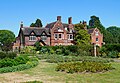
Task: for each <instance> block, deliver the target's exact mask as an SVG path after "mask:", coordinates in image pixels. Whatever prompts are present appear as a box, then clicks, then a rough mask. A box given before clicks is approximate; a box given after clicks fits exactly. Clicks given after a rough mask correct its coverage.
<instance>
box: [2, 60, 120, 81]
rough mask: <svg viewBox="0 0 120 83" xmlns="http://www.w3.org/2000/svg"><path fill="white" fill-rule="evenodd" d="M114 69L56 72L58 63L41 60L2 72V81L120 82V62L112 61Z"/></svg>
mask: <svg viewBox="0 0 120 83" xmlns="http://www.w3.org/2000/svg"><path fill="white" fill-rule="evenodd" d="M111 64H112V66H113V67H114V68H115V69H114V70H111V71H108V72H105V73H74V74H68V73H65V72H56V71H55V67H56V66H57V64H56V63H48V62H45V61H44V60H41V61H39V65H38V66H36V67H34V68H31V69H27V70H24V71H19V72H13V73H4V74H0V83H20V82H26V81H35V80H37V81H41V82H43V83H120V63H117V62H112V63H111Z"/></svg>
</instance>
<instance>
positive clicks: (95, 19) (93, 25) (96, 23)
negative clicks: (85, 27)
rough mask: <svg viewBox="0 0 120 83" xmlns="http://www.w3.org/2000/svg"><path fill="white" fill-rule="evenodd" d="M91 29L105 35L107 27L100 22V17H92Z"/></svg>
mask: <svg viewBox="0 0 120 83" xmlns="http://www.w3.org/2000/svg"><path fill="white" fill-rule="evenodd" d="M89 28H98V29H99V30H100V31H101V33H105V27H104V26H103V25H102V23H101V22H100V20H99V17H97V16H94V15H93V16H91V17H90V20H89Z"/></svg>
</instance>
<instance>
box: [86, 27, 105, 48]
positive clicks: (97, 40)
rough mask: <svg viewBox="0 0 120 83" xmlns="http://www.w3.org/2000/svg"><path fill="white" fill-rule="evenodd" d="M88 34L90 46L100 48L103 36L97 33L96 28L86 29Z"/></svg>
mask: <svg viewBox="0 0 120 83" xmlns="http://www.w3.org/2000/svg"><path fill="white" fill-rule="evenodd" d="M88 33H89V34H90V37H91V44H94V45H97V46H100V47H101V46H102V45H103V34H101V32H100V31H99V29H98V28H91V29H88Z"/></svg>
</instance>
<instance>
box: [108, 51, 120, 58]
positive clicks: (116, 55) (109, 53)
mask: <svg viewBox="0 0 120 83" xmlns="http://www.w3.org/2000/svg"><path fill="white" fill-rule="evenodd" d="M118 55H119V53H118V52H117V51H110V52H108V57H109V58H118Z"/></svg>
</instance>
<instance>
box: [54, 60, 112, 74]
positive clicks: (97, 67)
mask: <svg viewBox="0 0 120 83" xmlns="http://www.w3.org/2000/svg"><path fill="white" fill-rule="evenodd" d="M111 69H113V67H112V66H111V64H105V63H101V62H89V61H87V62H86V61H83V62H69V63H68V62H67V63H61V64H58V66H57V67H56V71H65V72H67V73H75V72H76V73H79V72H93V73H96V72H103V71H108V70H111Z"/></svg>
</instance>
